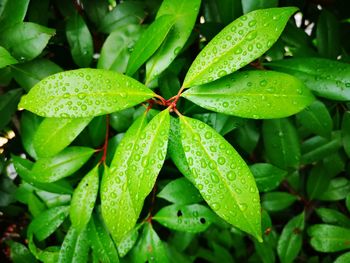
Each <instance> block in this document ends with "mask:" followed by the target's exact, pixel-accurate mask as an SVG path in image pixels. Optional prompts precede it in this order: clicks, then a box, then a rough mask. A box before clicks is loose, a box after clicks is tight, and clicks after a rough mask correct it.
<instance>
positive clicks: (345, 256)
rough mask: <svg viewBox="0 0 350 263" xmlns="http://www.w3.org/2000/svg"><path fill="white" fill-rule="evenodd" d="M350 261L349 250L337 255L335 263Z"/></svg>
mask: <svg viewBox="0 0 350 263" xmlns="http://www.w3.org/2000/svg"><path fill="white" fill-rule="evenodd" d="M349 261H350V252H347V253H345V254H343V255H340V256H339V257H337V258H336V260H335V261H334V263H347V262H349Z"/></svg>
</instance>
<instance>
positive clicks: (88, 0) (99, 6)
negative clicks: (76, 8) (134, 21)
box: [82, 0, 109, 26]
mask: <svg viewBox="0 0 350 263" xmlns="http://www.w3.org/2000/svg"><path fill="white" fill-rule="evenodd" d="M82 3H83V5H84V10H85V11H86V15H87V16H88V17H89V18H90V20H91V21H92V22H93V23H95V25H96V26H98V25H99V24H100V23H101V21H102V20H103V18H104V17H105V16H106V15H107V13H108V11H109V10H108V2H107V1H105V0H82Z"/></svg>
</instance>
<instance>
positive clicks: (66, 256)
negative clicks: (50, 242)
mask: <svg viewBox="0 0 350 263" xmlns="http://www.w3.org/2000/svg"><path fill="white" fill-rule="evenodd" d="M88 253H89V240H88V237H87V233H86V230H84V231H83V232H81V233H79V232H78V231H77V230H76V229H74V228H73V227H72V226H71V227H70V229H69V231H68V233H67V235H66V236H65V238H64V240H63V243H62V246H61V250H60V254H59V257H58V261H57V262H58V263H66V262H74V263H85V262H88Z"/></svg>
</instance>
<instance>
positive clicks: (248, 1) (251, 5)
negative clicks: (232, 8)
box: [242, 0, 278, 14]
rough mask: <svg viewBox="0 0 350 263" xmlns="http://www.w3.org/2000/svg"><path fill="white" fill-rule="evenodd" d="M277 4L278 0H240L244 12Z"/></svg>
mask: <svg viewBox="0 0 350 263" xmlns="http://www.w3.org/2000/svg"><path fill="white" fill-rule="evenodd" d="M277 6H278V0H244V1H242V8H243V12H244V13H245V14H246V13H249V12H251V11H254V10H257V9H263V8H269V7H277Z"/></svg>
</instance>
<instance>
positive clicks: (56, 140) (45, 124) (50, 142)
mask: <svg viewBox="0 0 350 263" xmlns="http://www.w3.org/2000/svg"><path fill="white" fill-rule="evenodd" d="M90 121H91V118H75V119H67V118H66V119H62V118H46V119H44V120H43V121H42V122H41V124H40V126H39V127H38V129H37V131H36V133H35V135H34V139H33V145H34V149H35V152H36V154H37V156H38V157H50V156H53V155H55V154H57V153H59V152H60V151H61V150H63V149H64V148H65V147H67V146H68V145H69V144H70V143H71V142H72V141H73V140H74V139H75V138H76V137H77V136H78V135H79V134H80V132H81V131H82V130H83V129H84V128H85V127H86V126H87V125H88V124H89V122H90Z"/></svg>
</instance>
